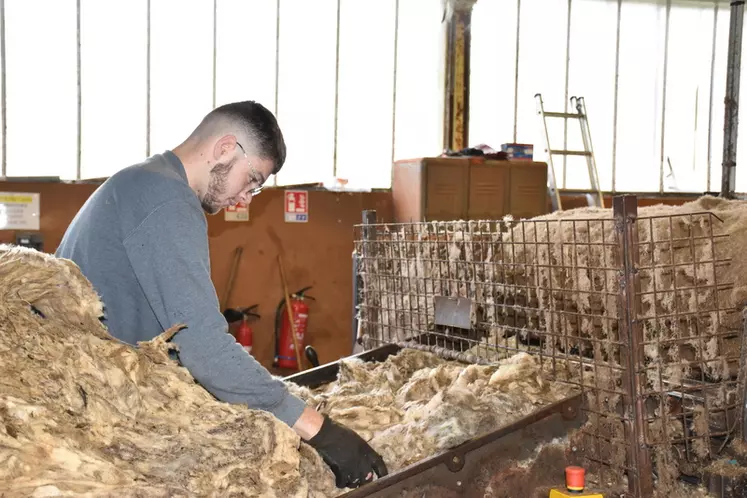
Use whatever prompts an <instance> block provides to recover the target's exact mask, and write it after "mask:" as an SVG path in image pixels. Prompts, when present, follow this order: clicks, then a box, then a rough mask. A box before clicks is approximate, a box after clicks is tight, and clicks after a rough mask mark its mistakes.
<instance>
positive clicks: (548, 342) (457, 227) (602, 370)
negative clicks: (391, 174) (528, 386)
mask: <svg viewBox="0 0 747 498" xmlns="http://www.w3.org/2000/svg"><path fill="white" fill-rule="evenodd" d="M579 216H583V218H581V217H579ZM372 217H373V218H375V213H372V212H365V213H364V223H363V224H361V225H358V226H356V237H355V244H356V253H357V255H358V266H357V268H358V270H357V271H358V276H359V277H360V279H361V282H362V284H361V286H360V289H359V296H358V297H357V301H358V302H357V310H358V320H359V322H360V334H359V339H360V340H361V341H362V343H363V345H364V347H365V348H366V349H369V348H371V347H375V346H378V345H382V344H385V343H396V344H399V345H401V346H404V347H411V348H417V349H424V350H429V351H433V352H435V353H437V354H440V355H441V356H445V357H447V358H454V359H458V360H462V361H466V362H470V363H483V364H485V363H492V362H495V361H498V360H501V359H505V358H507V357H509V356H511V355H514V354H516V353H519V352H528V353H530V354H532V355H534V357H535V358H536V359H537V362H538V364H539V365H540V367H541V369H542V371H543V374H544V375H545V376H546V377H547V378H548V379H551V380H555V381H559V382H564V383H568V384H572V385H573V386H575V387H576V388H577V389H578V390H579V391H581V392H582V393H583V395H584V399H585V403H584V412H585V413H584V414H585V416H586V419H587V422H586V424H584V426H583V428H582V429H581V430H580V431H578V433H577V434H573V435H571V444H572V445H573V448H574V449H575V450H577V452H578V454H579V455H580V456H581V457H582V458H583V459H584V462H585V464H586V465H587V471H588V472H589V473H590V476H593V477H592V478H593V479H596V480H597V481H598V482H599V483H600V484H603V485H609V486H626V487H628V489H629V490H630V492H631V494H632V495H633V496H636V497H645V496H650V495H651V494H652V492H653V489H654V485H655V484H656V483H659V484H664V483H672V481H673V480H675V479H677V478H678V477H679V476H680V473H692V472H695V471H696V469H697V468H698V467H699V466H702V464H703V462H705V461H708V460H709V459H711V458H712V457H713V456H714V455H715V454H717V453H718V452H719V451H720V450H721V449H723V447H724V445H725V444H726V443H727V442H728V440H729V438H730V437H731V436H732V435H733V434H734V433H735V431H736V429H737V420H738V419H739V416H738V414H737V411H738V407H739V405H740V400H741V399H742V387H741V383H740V382H739V381H738V380H737V377H738V373H739V372H740V359H741V356H742V355H741V350H742V343H741V336H742V335H741V330H742V321H741V316H740V315H739V314H738V313H737V312H736V310H735V308H734V306H733V305H732V304H731V294H730V290H731V288H732V283H731V281H732V279H731V278H730V275H729V258H728V254H726V253H725V250H724V248H723V241H724V240H725V238H726V235H724V234H723V233H721V232H720V231H719V220H718V218H716V217H715V216H714V215H713V214H711V213H690V214H688V215H685V216H667V217H663V216H661V217H638V214H637V201H636V199H635V197H634V196H624V197H618V198H615V202H614V209H613V210H599V211H584V212H580V213H575V212H569V213H567V216H566V214H565V213H564V214H563V216H554V215H553V216H549V217H541V218H535V219H531V220H522V221H513V220H510V219H504V220H486V221H448V222H419V223H387V224H379V223H375V220H374V219H373V218H372Z"/></svg>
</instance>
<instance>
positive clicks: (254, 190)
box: [236, 142, 264, 197]
mask: <svg viewBox="0 0 747 498" xmlns="http://www.w3.org/2000/svg"><path fill="white" fill-rule="evenodd" d="M236 145H238V146H239V148H241V152H243V153H244V157H245V158H246V162H247V163H249V169H250V170H251V172H252V176H251V178H249V183H256V184H257V186H256V187H254V188H251V189H249V193H250V194H251V195H252V197H254V196H255V195H258V194H259V193H260V192H262V189H263V188H264V187H263V185H262V184H261V183H260V182H259V180H257V170H255V169H254V166H252V163H251V162H249V157H248V156H247V155H246V151H245V150H244V147H243V146H242V145H241V144H240V143H239V142H236Z"/></svg>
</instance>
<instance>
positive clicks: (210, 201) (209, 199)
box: [200, 161, 233, 214]
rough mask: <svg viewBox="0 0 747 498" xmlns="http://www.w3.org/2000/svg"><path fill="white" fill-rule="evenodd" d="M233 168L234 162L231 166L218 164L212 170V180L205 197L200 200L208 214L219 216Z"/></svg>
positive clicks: (209, 181) (209, 182)
mask: <svg viewBox="0 0 747 498" xmlns="http://www.w3.org/2000/svg"><path fill="white" fill-rule="evenodd" d="M232 168H233V161H232V162H231V163H230V164H224V163H217V164H216V165H215V166H213V169H212V170H210V179H209V180H208V187H207V191H206V192H205V195H203V196H202V199H200V203H201V204H202V209H203V210H204V211H205V212H206V213H207V214H217V213H218V212H220V210H221V206H220V197H221V196H222V194H223V193H225V191H226V183H227V182H228V173H230V171H231V169H232Z"/></svg>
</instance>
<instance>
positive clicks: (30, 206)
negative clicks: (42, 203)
mask: <svg viewBox="0 0 747 498" xmlns="http://www.w3.org/2000/svg"><path fill="white" fill-rule="evenodd" d="M39 197H40V195H39V194H37V193H33V194H31V193H24V192H0V230H39V216H40V213H39Z"/></svg>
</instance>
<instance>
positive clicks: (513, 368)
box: [291, 349, 574, 473]
mask: <svg viewBox="0 0 747 498" xmlns="http://www.w3.org/2000/svg"><path fill="white" fill-rule="evenodd" d="M291 389H292V390H293V391H294V392H296V393H297V394H298V395H299V396H300V397H301V398H303V399H304V400H306V402H307V403H308V404H309V405H311V406H314V407H317V408H318V409H319V410H320V411H322V412H323V413H326V414H328V415H329V416H330V417H331V418H332V419H333V420H336V421H338V422H341V423H343V424H345V425H347V426H348V427H351V428H352V429H354V430H356V431H357V432H358V433H359V434H360V435H361V436H362V437H364V438H365V439H366V440H368V441H369V444H371V446H372V447H373V448H374V449H375V450H377V451H378V452H380V453H381V455H382V456H383V458H384V460H385V461H386V463H387V466H388V468H389V471H390V473H391V472H396V471H397V470H398V469H401V468H403V467H405V466H407V465H410V464H412V463H415V462H417V461H419V460H422V459H423V458H426V457H430V456H434V455H435V454H437V453H440V452H441V451H444V450H447V449H449V448H452V447H454V446H457V445H458V444H461V443H463V442H465V441H467V440H469V439H471V438H473V437H475V436H479V435H481V434H484V433H488V432H492V431H494V430H495V429H496V428H498V427H502V426H505V425H508V424H510V423H512V422H514V421H516V420H518V419H519V418H521V417H524V416H527V415H529V414H530V413H532V412H534V411H536V410H537V409H539V408H541V407H543V406H546V405H548V404H550V403H553V402H557V401H560V400H562V399H564V398H566V397H567V396H569V395H571V394H573V392H574V391H573V390H572V388H571V387H570V386H569V385H567V384H563V383H557V382H551V381H548V380H547V379H544V378H543V376H542V375H541V372H540V370H539V364H538V362H537V360H536V358H535V357H534V356H531V355H529V354H526V353H519V354H517V355H514V356H512V357H510V358H508V359H506V360H503V361H501V362H500V363H499V364H495V365H465V364H464V363H458V362H455V361H449V360H444V359H441V358H439V357H438V356H436V355H434V354H431V353H428V352H424V351H418V350H412V349H402V350H401V351H400V352H399V353H397V354H396V355H392V356H390V357H389V358H387V359H386V360H385V361H383V362H363V361H361V360H359V359H347V360H342V361H341V363H340V372H339V374H338V378H337V380H336V381H335V382H332V383H330V384H327V385H325V386H323V387H320V388H318V389H315V390H310V389H307V388H303V387H298V386H296V387H291Z"/></svg>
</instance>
